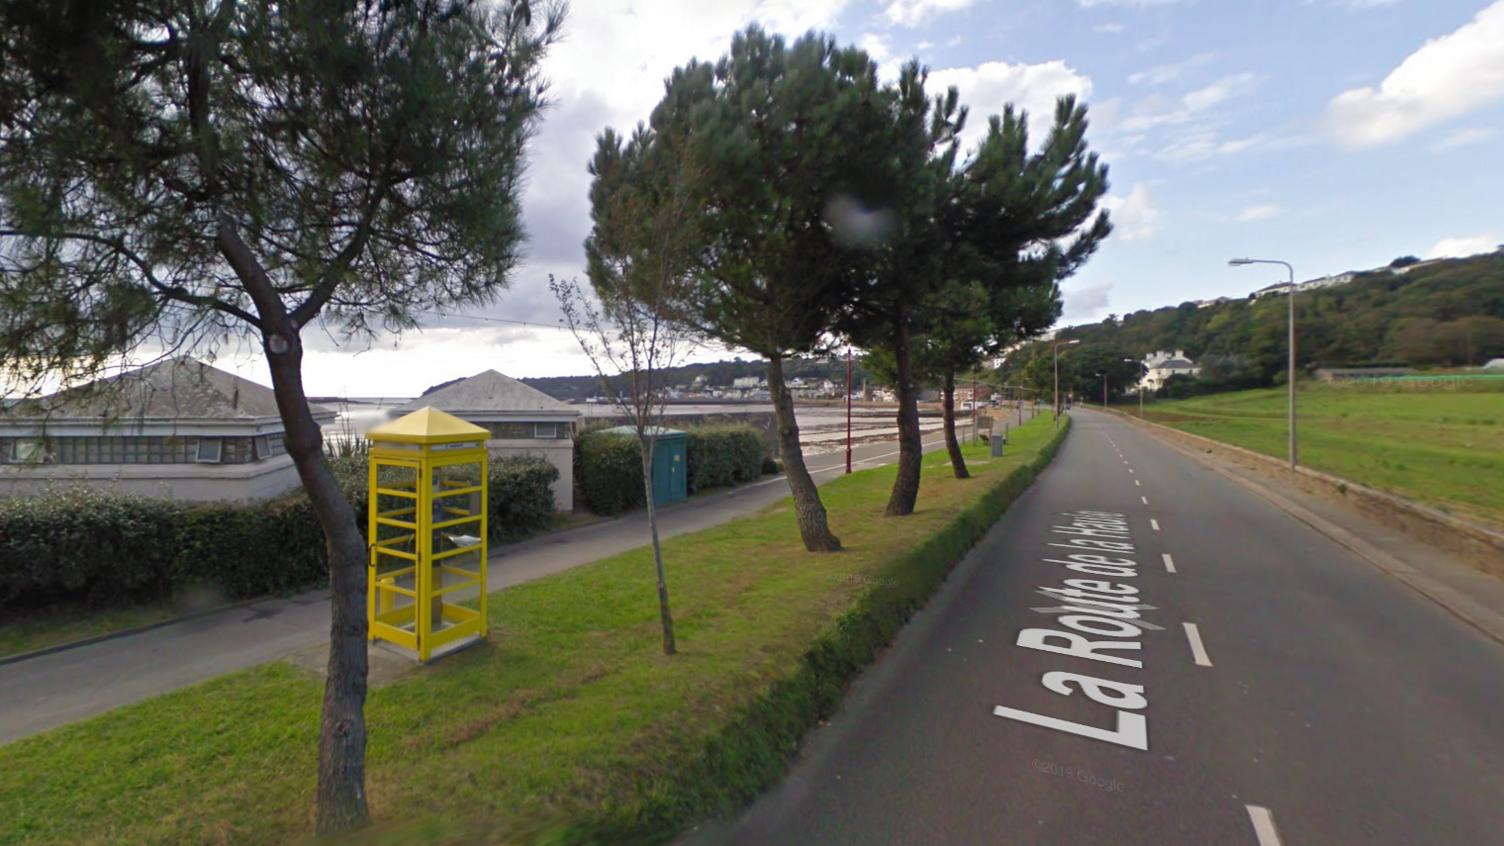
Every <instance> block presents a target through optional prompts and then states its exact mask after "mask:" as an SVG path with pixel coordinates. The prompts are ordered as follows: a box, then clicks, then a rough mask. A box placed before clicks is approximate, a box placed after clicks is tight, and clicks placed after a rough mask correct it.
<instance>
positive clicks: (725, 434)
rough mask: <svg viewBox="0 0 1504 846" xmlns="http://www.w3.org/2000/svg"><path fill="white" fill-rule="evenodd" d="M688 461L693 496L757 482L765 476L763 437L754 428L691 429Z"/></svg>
mask: <svg viewBox="0 0 1504 846" xmlns="http://www.w3.org/2000/svg"><path fill="white" fill-rule="evenodd" d="M687 431H688V435H689V443H688V444H687V445H686V446H685V453H686V455H685V461H686V462H688V464H689V477H688V479H687V484H688V488H689V492H690V493H696V492H698V491H703V490H706V489H708V488H722V487H728V486H730V485H736V484H740V483H742V482H752V481H756V480H757V479H758V478H759V477H761V476H762V459H763V454H764V452H765V450H764V446H763V437H762V435H761V434H759V433H758V431H757V430H756V429H754V428H752V427H751V426H704V427H700V428H696V429H689V430H687Z"/></svg>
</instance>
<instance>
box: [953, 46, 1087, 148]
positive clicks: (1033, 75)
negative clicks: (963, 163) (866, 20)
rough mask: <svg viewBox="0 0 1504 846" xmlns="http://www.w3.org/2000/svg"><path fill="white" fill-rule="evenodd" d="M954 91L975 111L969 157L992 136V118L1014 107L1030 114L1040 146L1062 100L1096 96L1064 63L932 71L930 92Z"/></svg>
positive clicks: (967, 139) (966, 140)
mask: <svg viewBox="0 0 1504 846" xmlns="http://www.w3.org/2000/svg"><path fill="white" fill-rule="evenodd" d="M952 85H954V86H956V88H958V89H960V93H961V103H962V104H963V105H965V106H967V107H968V109H969V115H968V117H967V120H966V129H965V131H963V132H962V133H961V151H962V154H963V155H964V154H965V153H966V152H967V151H968V150H970V149H971V148H972V147H974V146H975V145H976V143H977V141H979V140H980V139H981V138H983V137H984V136H986V134H987V118H988V117H989V116H991V115H995V114H1002V112H1003V107H1004V106H1006V105H1008V104H1009V103H1012V104H1013V105H1014V107H1015V108H1019V109H1024V110H1027V111H1028V113H1029V134H1030V137H1032V138H1034V139H1035V140H1036V141H1040V140H1043V139H1044V136H1045V133H1046V132H1048V130H1049V127H1050V125H1051V123H1052V122H1053V121H1054V118H1055V99H1056V98H1057V97H1059V96H1061V95H1063V94H1075V95H1076V96H1077V97H1078V98H1079V99H1082V100H1084V99H1086V98H1087V97H1088V96H1089V95H1090V94H1091V90H1092V82H1091V77H1088V76H1086V75H1085V74H1083V73H1081V72H1080V71H1077V70H1076V69H1075V68H1072V67H1070V66H1068V65H1066V63H1065V62H1063V61H1060V60H1058V59H1057V60H1055V61H1050V62H1042V63H1040V64H1037V65H1027V64H1017V65H1010V64H1008V63H1007V62H987V63H985V64H981V65H978V66H976V67H974V68H945V69H943V70H935V71H930V77H929V83H928V86H927V87H928V88H929V89H930V90H932V91H934V92H936V93H939V92H943V91H944V90H945V89H946V88H947V87H949V86H952Z"/></svg>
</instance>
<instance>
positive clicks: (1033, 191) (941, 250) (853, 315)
mask: <svg viewBox="0 0 1504 846" xmlns="http://www.w3.org/2000/svg"><path fill="white" fill-rule="evenodd" d="M910 67H915V66H914V65H911V66H910ZM923 78H924V75H923V73H922V72H921V71H917V67H916V70H915V72H914V73H912V74H911V73H910V72H909V71H908V69H906V71H905V74H904V75H903V76H902V77H901V78H900V84H903V83H904V82H905V81H908V80H914V79H917V83H916V82H913V81H911V82H909V84H911V85H913V84H917V85H918V86H920V87H922V85H923ZM953 97H954V89H952V90H951V92H950V93H949V94H948V95H947V97H946V98H945V100H941V99H940V98H937V99H936V101H935V102H936V104H937V108H936V113H937V114H936V116H935V118H934V120H936V121H938V119H939V117H941V116H943V115H944V111H943V110H942V109H940V108H939V106H940V105H941V104H943V103H945V102H948V101H950V100H951V98H953ZM964 117H965V115H964V113H963V114H962V115H961V118H962V119H964ZM1086 129H1087V120H1086V107H1085V106H1084V105H1081V104H1078V103H1077V102H1076V99H1075V97H1074V96H1066V97H1062V98H1060V99H1059V100H1058V101H1057V103H1056V107H1055V119H1054V124H1053V126H1052V127H1051V129H1050V132H1049V134H1048V136H1047V137H1046V138H1045V141H1044V143H1043V144H1042V145H1041V146H1040V148H1039V149H1038V150H1036V151H1034V152H1032V153H1031V152H1030V151H1029V138H1028V116H1027V114H1026V113H1024V112H1022V111H1015V110H1014V109H1013V107H1012V106H1009V107H1007V108H1006V109H1005V110H1004V113H1003V114H1002V115H1001V116H993V117H991V118H990V119H989V121H988V131H987V134H986V136H984V137H983V139H982V141H981V143H980V144H979V145H978V147H977V149H976V150H975V151H973V153H972V154H971V155H970V156H969V157H968V158H967V159H966V160H965V162H964V163H962V164H961V165H960V166H958V167H955V168H952V167H950V163H949V161H947V159H948V158H949V159H953V157H954V148H953V147H944V146H939V147H936V148H935V150H934V152H933V154H932V156H931V160H930V161H931V164H930V167H929V168H928V169H927V170H926V171H925V172H926V173H928V174H929V175H930V178H928V179H924V180H919V179H916V180H914V181H913V182H912V183H911V187H912V188H913V190H914V191H915V192H916V193H914V194H912V195H911V196H912V199H911V201H910V202H909V203H907V204H906V207H908V208H913V209H920V210H921V212H920V213H919V214H918V215H911V216H910V220H909V222H908V224H907V227H908V228H907V229H906V232H905V236H906V237H905V238H903V239H896V240H895V241H894V242H893V243H892V244H891V245H890V248H889V249H887V250H886V255H885V256H883V257H882V258H881V259H880V260H878V261H877V262H876V263H875V268H876V272H875V273H874V274H873V276H872V284H871V285H870V286H869V287H868V288H867V289H866V290H865V291H864V292H863V295H862V296H860V297H858V298H856V299H854V300H853V302H852V304H851V306H850V308H849V310H848V312H847V314H846V318H845V321H844V327H845V328H847V330H848V331H849V332H850V333H851V334H853V335H854V336H856V337H857V339H858V341H859V342H865V343H867V344H868V345H870V346H880V347H885V348H887V349H889V350H890V351H891V352H892V353H893V357H894V360H895V370H896V371H897V375H898V382H899V385H898V387H899V390H898V391H897V393H898V400H899V411H898V420H899V429H898V437H899V461H898V477H897V479H896V480H895V481H894V485H893V492H892V495H891V496H890V497H889V500H888V508H887V511H886V513H887V514H888V516H901V515H905V514H911V513H913V511H914V504H915V501H916V500H917V498H918V495H919V465H920V457H921V450H922V444H921V442H920V437H919V428H918V425H917V421H918V410H917V408H918V405H917V404H918V395H917V390H916V387H917V386H916V383H915V377H914V373H913V366H912V361H911V356H912V348H911V338H913V337H915V336H916V335H917V332H916V325H917V326H920V327H921V328H922V316H923V303H924V302H925V301H926V299H927V298H928V297H929V296H931V295H932V293H933V292H934V291H936V290H938V289H939V288H940V287H941V286H942V285H943V284H945V282H946V281H947V280H949V279H952V278H955V276H954V275H953V274H954V273H955V272H956V266H955V265H954V264H953V263H952V261H951V260H950V259H948V258H946V257H954V256H960V257H962V259H963V261H964V263H963V265H962V267H963V268H964V270H965V275H964V276H963V277H962V278H971V279H976V280H978V281H980V282H982V283H983V284H984V285H985V286H988V288H989V289H990V290H991V291H993V293H992V294H989V297H990V298H991V297H995V296H996V292H997V291H1001V290H1006V289H1008V288H1012V287H1018V286H1020V285H1030V284H1035V283H1038V282H1040V280H1041V275H1042V276H1043V277H1044V279H1045V280H1046V281H1051V280H1054V279H1061V278H1064V277H1065V276H1068V275H1069V274H1070V273H1073V272H1074V271H1075V270H1076V269H1077V268H1079V267H1080V265H1081V264H1082V263H1084V262H1085V261H1086V259H1087V258H1089V257H1090V256H1091V255H1092V253H1093V252H1094V251H1095V250H1096V247H1097V245H1098V244H1100V243H1101V241H1102V240H1103V239H1104V238H1106V237H1107V235H1108V234H1109V233H1110V232H1111V231H1112V226H1111V224H1110V222H1109V221H1108V216H1107V213H1106V211H1104V210H1101V209H1099V204H1100V201H1101V200H1102V198H1103V197H1104V196H1105V195H1106V193H1107V189H1108V182H1107V166H1106V165H1105V164H1102V163H1101V162H1100V160H1099V157H1098V155H1097V154H1096V153H1093V152H1090V151H1089V149H1088V147H1087V144H1086ZM909 134H910V133H906V132H901V133H899V134H898V135H897V136H896V137H897V138H898V139H899V140H900V142H901V141H902V139H903V138H905V137H906V136H907V135H909ZM931 138H932V139H943V138H944V136H943V135H942V134H940V133H936V132H933V131H932V132H931ZM932 143H934V141H932ZM903 147H904V145H902V144H900V148H903ZM937 166H938V167H937ZM941 168H943V169H941ZM929 210H933V211H932V212H931V211H929ZM1031 265H1032V266H1033V267H1032V269H1029V270H1028V271H1027V272H1022V273H1020V272H1018V271H1019V268H1020V267H1030V266H1031ZM1041 265H1042V266H1043V267H1044V268H1045V269H1046V271H1047V272H1044V273H1043V274H1041V273H1040V272H1038V268H1039V267H1040V266H1041Z"/></svg>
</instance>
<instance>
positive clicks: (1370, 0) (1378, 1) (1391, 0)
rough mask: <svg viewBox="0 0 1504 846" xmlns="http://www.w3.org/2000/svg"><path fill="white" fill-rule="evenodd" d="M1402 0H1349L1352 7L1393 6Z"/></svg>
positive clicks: (1349, 6) (1348, 2) (1348, 3)
mask: <svg viewBox="0 0 1504 846" xmlns="http://www.w3.org/2000/svg"><path fill="white" fill-rule="evenodd" d="M1399 1H1400V0H1347V6H1348V8H1350V9H1372V8H1375V7H1378V6H1393V5H1394V4H1395V3H1398V2H1399Z"/></svg>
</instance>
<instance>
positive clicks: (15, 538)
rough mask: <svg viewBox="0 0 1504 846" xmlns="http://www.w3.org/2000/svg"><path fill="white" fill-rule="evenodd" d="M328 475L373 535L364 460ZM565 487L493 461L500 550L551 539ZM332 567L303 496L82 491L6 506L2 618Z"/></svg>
mask: <svg viewBox="0 0 1504 846" xmlns="http://www.w3.org/2000/svg"><path fill="white" fill-rule="evenodd" d="M330 463H331V465H332V466H333V468H334V470H335V476H336V478H337V479H338V480H339V482H340V487H341V488H342V489H343V490H344V492H345V496H346V497H347V498H348V499H349V501H350V504H351V506H352V507H353V508H354V509H355V513H356V524H357V525H358V526H359V527H360V530H361V532H362V534H364V532H365V528H366V521H365V515H366V490H365V488H366V474H365V458H364V457H361V456H356V457H350V458H336V459H332V460H331V462H330ZM558 477H559V471H558V469H557V468H555V467H554V466H553V465H551V464H549V463H548V462H547V461H546V460H544V459H541V458H509V459H501V460H497V461H493V462H492V463H491V467H490V485H491V497H490V501H489V503H488V505H489V507H490V515H489V518H490V530H491V531H490V534H491V539H492V540H493V541H508V540H516V539H518V538H520V537H524V536H526V535H529V534H533V533H535V532H538V531H541V530H543V529H546V528H548V526H549V525H550V524H551V523H552V521H553V516H554V499H553V491H552V489H551V487H550V485H552V484H553V483H554V481H556V480H557V479H558ZM327 560H328V559H327V557H326V555H325V547H324V533H323V530H322V529H321V528H320V526H319V523H318V520H317V519H316V518H315V517H314V514H313V508H312V506H311V505H310V503H309V502H308V498H307V497H306V496H305V495H304V494H303V492H302V491H301V490H300V491H295V492H290V493H288V494H286V495H284V496H281V497H278V498H276V499H272V500H268V501H266V502H260V503H254V504H250V505H240V504H231V503H202V504H195V503H183V502H175V501H172V500H164V499H157V498H153V497H147V496H139V495H131V494H114V493H104V492H99V491H90V490H87V489H82V488H74V489H59V490H56V491H53V492H49V493H46V494H43V495H41V496H36V497H7V498H0V608H8V607H24V608H38V607H43V606H46V605H48V604H52V603H55V602H58V601H62V600H80V599H83V600H90V599H110V600H118V599H122V598H124V599H158V598H164V597H168V596H171V595H172V594H173V593H174V592H176V591H179V590H182V589H183V588H186V587H189V586H194V585H204V586H210V587H212V588H213V589H214V590H215V591H216V592H217V593H218V595H219V596H221V597H223V598H225V599H227V600H239V599H250V598H254V597H258V596H266V595H270V594H277V593H285V592H289V591H295V590H302V589H308V588H314V587H320V586H322V585H325V584H327V583H328V565H327Z"/></svg>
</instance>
